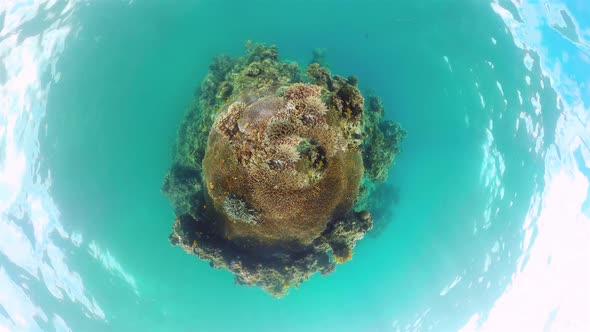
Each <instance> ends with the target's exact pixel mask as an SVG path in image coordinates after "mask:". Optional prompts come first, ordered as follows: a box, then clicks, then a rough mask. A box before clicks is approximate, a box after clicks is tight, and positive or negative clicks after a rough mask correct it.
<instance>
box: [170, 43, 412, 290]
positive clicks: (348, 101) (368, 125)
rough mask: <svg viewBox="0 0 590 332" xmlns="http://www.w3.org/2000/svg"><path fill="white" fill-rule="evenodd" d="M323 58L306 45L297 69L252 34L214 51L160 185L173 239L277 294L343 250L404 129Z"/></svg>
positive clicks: (356, 236)
mask: <svg viewBox="0 0 590 332" xmlns="http://www.w3.org/2000/svg"><path fill="white" fill-rule="evenodd" d="M320 58H321V59H320ZM320 60H321V61H320ZM324 61H325V60H324V55H323V53H321V54H320V53H318V52H316V53H315V54H314V60H313V61H312V62H311V63H310V65H309V66H308V67H307V70H306V74H305V73H303V72H302V71H301V70H300V68H299V66H298V65H297V64H296V63H288V62H285V61H281V60H280V59H279V57H278V49H277V48H276V47H275V46H268V45H264V44H255V43H252V42H247V43H246V55H245V56H242V57H237V58H231V57H227V56H221V57H218V58H216V59H215V60H214V61H213V63H212V64H211V65H210V67H209V73H208V74H207V76H206V77H205V79H204V80H203V83H202V84H201V87H200V91H199V93H198V99H197V100H196V101H195V102H194V103H193V105H192V106H191V108H190V109H189V111H188V113H187V115H186V117H185V120H184V122H183V123H182V125H181V127H180V129H179V137H178V142H177V145H176V151H175V156H174V161H173V165H172V167H171V168H170V171H169V172H168V174H167V176H166V178H165V181H164V185H163V188H162V190H163V192H164V194H165V195H166V196H167V197H168V198H169V200H170V202H171V203H172V205H173V206H174V208H175V215H176V220H175V222H174V226H173V233H172V234H171V235H170V237H169V239H170V241H171V243H172V244H174V245H179V246H181V247H182V248H183V249H184V250H185V251H186V252H187V253H190V254H195V255H197V256H198V257H200V258H201V259H203V260H207V261H209V262H210V265H211V266H212V267H215V268H222V269H226V270H228V271H230V272H232V273H233V274H234V275H235V279H236V282H237V283H239V284H242V285H247V286H257V287H260V288H262V289H263V290H265V291H266V292H268V293H269V294H272V295H274V296H277V297H280V296H282V295H284V294H285V293H286V292H287V290H288V289H289V288H290V287H296V286H297V285H299V284H300V283H301V282H303V281H305V280H307V279H308V278H309V277H310V276H311V275H312V274H314V273H317V272H319V273H321V274H322V275H327V274H329V273H331V272H332V271H333V270H334V269H335V264H341V263H344V262H346V261H348V260H350V259H351V258H352V255H353V248H354V247H355V245H356V243H357V241H358V240H360V239H362V238H363V237H364V235H365V234H366V233H367V232H368V231H369V230H370V229H371V228H372V226H373V218H372V216H371V214H370V213H369V212H368V211H367V210H364V209H362V207H364V206H370V204H369V202H370V201H371V199H372V197H371V194H372V193H374V192H376V191H375V190H374V189H373V188H374V187H375V186H376V185H378V183H380V182H383V181H384V180H385V179H386V177H387V173H388V170H389V168H390V166H391V164H392V162H393V160H394V158H395V156H396V155H397V154H399V153H400V148H399V145H400V143H401V141H402V140H403V138H404V136H405V131H403V129H401V127H400V126H399V124H397V123H395V122H392V121H386V120H383V119H382V117H383V107H382V105H381V101H380V99H378V98H377V97H369V99H368V103H366V102H365V98H364V97H363V95H362V94H361V92H360V90H359V89H358V79H357V78H356V77H354V76H351V77H349V78H343V77H341V76H338V75H332V74H331V73H330V71H329V70H328V69H327V68H326V67H324V65H323V62H324ZM320 62H321V63H320ZM356 211H359V212H356Z"/></svg>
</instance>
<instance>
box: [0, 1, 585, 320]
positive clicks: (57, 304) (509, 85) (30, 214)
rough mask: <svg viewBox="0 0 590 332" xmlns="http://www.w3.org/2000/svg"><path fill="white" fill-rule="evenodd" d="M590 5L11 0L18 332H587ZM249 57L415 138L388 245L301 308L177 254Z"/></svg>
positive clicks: (7, 18)
mask: <svg viewBox="0 0 590 332" xmlns="http://www.w3.org/2000/svg"><path fill="white" fill-rule="evenodd" d="M588 17H590V5H589V4H587V2H586V1H583V0H577V1H576V0H571V1H565V0H562V1H524V0H522V1H517V0H514V1H508V0H497V1H470V0H447V1H442V0H429V1H422V2H415V1H385V0H383V1H348V0H345V1H328V0H321V1H315V2H306V1H289V2H286V1H262V0H260V1H251V2H244V1H174V2H165V1H139V0H136V1H130V2H125V1H115V0H106V1H65V0H64V1H41V0H38V1H34V0H31V1H24V0H23V1H7V0H4V1H2V2H0V59H1V60H2V61H1V62H0V216H1V217H0V218H1V219H0V331H69V330H72V331H277V330H280V331H428V330H431V331H458V330H461V331H545V330H546V331H585V330H587V329H589V328H590V319H589V316H588V315H587V312H589V311H590V285H589V283H588V280H590V250H589V249H590V247H589V246H590V245H589V243H590V241H589V240H590V198H589V193H590V189H589V188H590V186H589V183H590V113H589V111H590V19H588ZM246 40H254V41H261V42H265V43H271V44H276V45H277V46H278V47H279V51H280V56H281V58H283V59H290V60H294V61H297V62H299V63H300V64H302V65H305V64H306V63H308V62H309V60H310V59H311V52H312V50H313V49H315V48H323V49H325V50H326V60H327V62H328V63H329V65H330V68H331V69H332V71H333V72H335V73H339V74H342V75H344V76H347V75H350V74H354V75H356V76H358V78H359V82H360V83H359V84H360V88H361V90H363V91H374V92H375V93H376V94H378V95H380V96H382V98H383V102H384V106H385V109H386V117H387V118H390V119H395V120H397V121H399V122H400V123H402V125H403V126H404V128H405V129H406V130H407V131H408V136H407V139H406V140H405V141H404V144H403V150H404V151H403V153H402V154H401V155H400V156H399V157H398V158H397V159H396V164H395V166H394V167H393V168H392V170H391V172H390V176H389V179H388V184H389V185H391V186H393V188H395V193H396V194H395V195H392V197H385V198H384V199H383V202H382V205H383V209H384V211H382V212H383V213H384V214H385V215H387V216H388V219H387V220H385V221H383V224H384V225H383V229H382V231H381V232H379V233H373V234H372V236H368V237H367V238H366V239H364V240H362V241H360V242H359V244H358V245H357V247H356V248H355V254H354V258H353V260H352V261H350V262H348V263H346V264H343V265H340V266H338V269H337V270H336V271H335V272H334V273H333V274H331V275H330V276H327V277H321V276H319V275H318V276H314V277H312V278H311V280H310V281H309V282H306V283H304V284H303V285H301V286H300V287H299V288H298V289H294V290H291V291H290V293H289V294H288V295H287V296H286V297H284V298H282V299H274V298H272V297H270V296H268V295H267V294H265V293H263V292H262V291H261V290H259V289H256V288H245V287H243V286H238V285H234V284H233V278H232V276H231V274H230V273H228V272H226V271H221V270H215V269H212V268H210V267H209V265H208V264H207V263H206V262H203V261H199V260H197V259H196V258H195V257H194V256H189V255H186V254H185V253H184V252H183V251H182V250H180V249H178V248H174V247H172V246H171V245H170V244H169V242H168V239H167V236H168V234H170V232H171V225H172V221H173V218H174V216H173V210H172V207H171V206H170V204H169V203H168V201H167V200H166V199H165V197H164V196H163V195H162V194H161V192H160V188H161V185H162V181H163V177H164V175H165V174H166V171H167V168H168V167H169V165H170V162H171V158H172V151H173V150H172V147H173V144H174V142H175V139H176V132H177V129H178V125H179V123H180V122H181V120H182V118H183V116H184V114H185V111H186V110H187V108H188V106H189V105H190V103H191V101H192V100H193V98H194V94H195V91H196V89H197V88H198V86H199V84H200V82H201V80H202V78H203V76H204V75H205V74H206V72H207V68H208V65H209V63H210V62H211V59H212V57H214V56H216V55H220V54H230V55H240V54H242V53H243V52H244V47H243V45H244V42H245V41H246Z"/></svg>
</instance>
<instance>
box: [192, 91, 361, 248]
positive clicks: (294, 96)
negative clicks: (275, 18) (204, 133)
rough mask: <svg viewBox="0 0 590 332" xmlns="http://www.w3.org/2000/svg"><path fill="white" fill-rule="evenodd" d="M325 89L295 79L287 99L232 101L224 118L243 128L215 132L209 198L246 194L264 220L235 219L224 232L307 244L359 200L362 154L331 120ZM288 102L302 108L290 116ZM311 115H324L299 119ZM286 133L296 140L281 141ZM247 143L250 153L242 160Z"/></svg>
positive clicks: (208, 165)
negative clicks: (350, 146) (328, 121)
mask: <svg viewBox="0 0 590 332" xmlns="http://www.w3.org/2000/svg"><path fill="white" fill-rule="evenodd" d="M320 94H321V88H320V87H318V86H316V85H312V84H302V83H296V84H293V85H291V86H290V87H289V88H288V89H287V91H286V92H285V94H284V95H283V97H276V96H267V97H262V98H260V99H258V100H255V101H253V102H251V103H250V104H249V105H247V106H246V107H244V106H243V105H242V104H240V106H234V105H231V106H230V107H229V108H228V110H227V111H224V112H222V113H220V114H219V115H218V120H217V121H216V122H217V123H219V124H226V123H229V124H233V123H237V124H238V125H237V127H238V131H239V132H238V133H234V131H233V130H232V131H228V130H217V131H212V132H211V134H210V136H209V143H208V144H209V148H208V149H207V153H206V155H205V159H204V161H203V166H204V168H203V174H204V178H205V181H207V182H208V183H210V184H211V185H209V186H207V189H208V193H209V196H210V197H211V200H212V202H213V205H214V206H215V207H220V206H221V205H223V202H224V199H225V197H226V195H227V194H226V193H228V192H230V193H233V194H235V195H237V196H240V197H244V199H245V200H246V201H247V202H249V203H250V205H251V206H252V207H254V208H255V209H256V210H257V211H258V212H259V215H260V218H261V219H262V220H264V222H263V223H261V224H260V225H257V226H256V227H252V226H251V225H250V224H247V223H246V224H244V223H236V224H228V225H227V227H226V228H225V231H226V233H227V234H228V235H229V236H231V237H232V238H253V239H256V240H257V241H269V242H272V243H277V242H281V241H291V242H293V241H295V242H297V243H299V244H300V245H301V246H304V245H308V244H310V243H311V242H312V241H313V240H314V239H315V238H316V237H317V236H318V234H319V233H321V232H322V230H323V229H325V228H326V225H327V224H328V222H329V221H330V220H331V219H332V218H334V217H338V216H341V215H343V214H344V213H346V212H347V211H348V210H349V209H350V208H351V207H352V205H353V204H354V199H353V197H356V195H357V193H358V188H359V185H360V180H361V177H362V174H363V171H362V170H363V166H362V159H361V155H360V153H359V152H358V151H352V150H347V149H346V148H345V147H346V146H347V144H346V141H345V138H344V135H342V134H341V133H340V131H341V128H339V127H334V126H329V125H327V124H326V121H325V119H324V118H323V117H324V114H325V113H326V111H325V110H326V106H325V105H324V104H323V102H322V101H321V100H320ZM289 101H295V102H296V103H297V105H298V107H297V108H298V114H291V116H288V114H290V113H289V111H288V110H287V104H288V102H289ZM235 110H243V111H241V112H237V111H235ZM306 110H309V113H305V111H306ZM304 115H313V116H314V117H317V118H318V120H317V121H314V123H305V122H302V121H298V117H297V116H304ZM236 116H240V117H239V118H238V119H235V118H234V117H236ZM319 124H322V125H319ZM219 127H220V126H217V127H216V128H219ZM222 128H225V127H222ZM232 129H234V130H235V127H232ZM228 133H229V134H228ZM284 137H290V138H292V139H291V140H290V141H288V140H287V141H286V142H283V143H281V144H277V141H280V139H281V138H284ZM302 142H307V146H306V145H305V144H302ZM244 146H247V148H246V149H247V151H248V153H250V154H251V156H249V157H248V162H247V163H243V162H242V163H240V162H239V161H240V160H244V159H243V158H240V157H239V156H241V155H242V154H243V151H244Z"/></svg>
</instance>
